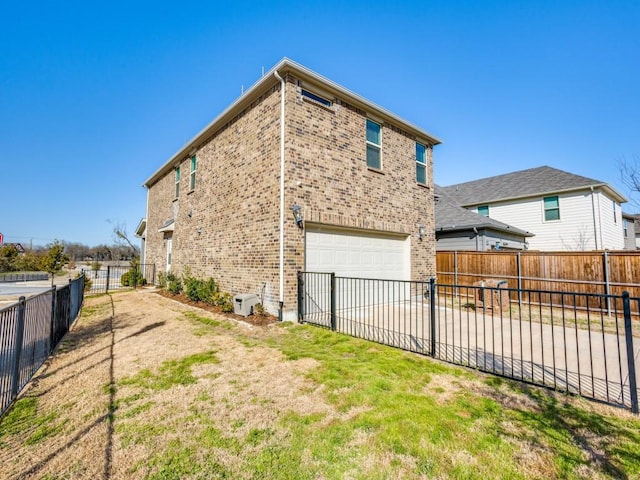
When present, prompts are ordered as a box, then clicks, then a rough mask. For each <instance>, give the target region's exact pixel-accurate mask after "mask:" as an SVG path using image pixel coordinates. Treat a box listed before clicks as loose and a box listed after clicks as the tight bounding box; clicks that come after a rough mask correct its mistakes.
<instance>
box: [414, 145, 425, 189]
mask: <svg viewBox="0 0 640 480" xmlns="http://www.w3.org/2000/svg"><path fill="white" fill-rule="evenodd" d="M416 182H418V183H419V184H421V185H426V184H427V147H425V146H424V145H422V144H421V143H417V142H416Z"/></svg>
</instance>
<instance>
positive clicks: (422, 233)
mask: <svg viewBox="0 0 640 480" xmlns="http://www.w3.org/2000/svg"><path fill="white" fill-rule="evenodd" d="M426 234H427V228H426V227H425V226H424V225H420V226H419V227H418V238H419V239H420V240H422V239H423V238H424V236H425V235H426Z"/></svg>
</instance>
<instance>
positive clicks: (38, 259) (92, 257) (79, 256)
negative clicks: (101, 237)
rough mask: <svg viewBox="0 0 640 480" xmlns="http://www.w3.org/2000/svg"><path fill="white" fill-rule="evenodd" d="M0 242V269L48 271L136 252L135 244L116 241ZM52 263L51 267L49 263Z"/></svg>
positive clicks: (123, 257) (128, 258)
mask: <svg viewBox="0 0 640 480" xmlns="http://www.w3.org/2000/svg"><path fill="white" fill-rule="evenodd" d="M23 250H24V252H21V251H20V249H19V248H17V246H16V245H14V244H5V245H0V272H34V271H45V272H50V273H51V270H52V269H56V268H57V266H58V265H60V264H62V265H66V264H72V263H76V262H77V263H79V262H92V263H94V262H105V261H133V260H136V259H137V258H138V257H139V255H140V252H139V249H138V248H137V247H136V246H135V245H128V244H125V243H119V244H114V245H97V246H95V247H88V246H86V245H83V244H82V243H74V242H60V241H57V240H56V241H55V242H53V243H52V244H49V245H47V246H34V247H33V248H23ZM52 265H53V267H52Z"/></svg>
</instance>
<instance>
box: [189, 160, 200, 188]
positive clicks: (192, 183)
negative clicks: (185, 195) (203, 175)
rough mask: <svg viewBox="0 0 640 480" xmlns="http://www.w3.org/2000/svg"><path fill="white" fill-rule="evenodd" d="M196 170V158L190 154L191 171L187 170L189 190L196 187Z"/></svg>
mask: <svg viewBox="0 0 640 480" xmlns="http://www.w3.org/2000/svg"><path fill="white" fill-rule="evenodd" d="M197 170H198V159H197V158H196V156H195V155H191V171H190V172H189V190H195V188H196V171H197Z"/></svg>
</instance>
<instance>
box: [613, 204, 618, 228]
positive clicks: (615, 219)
mask: <svg viewBox="0 0 640 480" xmlns="http://www.w3.org/2000/svg"><path fill="white" fill-rule="evenodd" d="M613 223H618V216H617V215H616V202H613Z"/></svg>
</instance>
